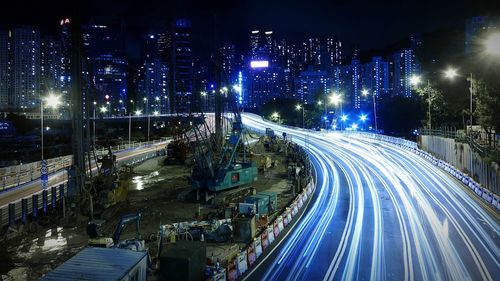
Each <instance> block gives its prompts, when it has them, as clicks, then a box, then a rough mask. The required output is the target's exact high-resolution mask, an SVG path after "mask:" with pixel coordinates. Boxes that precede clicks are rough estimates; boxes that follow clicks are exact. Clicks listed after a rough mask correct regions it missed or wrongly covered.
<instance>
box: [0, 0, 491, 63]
mask: <svg viewBox="0 0 500 281" xmlns="http://www.w3.org/2000/svg"><path fill="white" fill-rule="evenodd" d="M29 2H30V3H29V4H30V5H31V6H33V7H34V9H30V10H28V11H26V13H24V14H22V15H16V14H13V13H8V10H6V9H4V11H3V12H1V17H0V26H2V25H3V26H7V25H12V24H14V25H23V24H28V25H34V26H36V27H39V28H41V31H42V32H45V33H47V32H48V33H53V34H54V33H56V32H57V23H58V21H59V19H60V18H63V17H68V16H70V15H71V14H72V12H73V9H72V6H71V4H69V3H66V2H65V1H58V0H57V1H52V2H53V4H54V5H53V7H52V9H50V10H47V11H44V13H36V12H35V11H37V10H38V9H36V7H38V6H39V5H42V4H41V3H37V2H31V1H29ZM285 4H286V5H285ZM386 4H387V3H386ZM13 5H14V6H13V8H15V7H16V6H17V5H19V4H16V3H14V4H13ZM428 7H432V8H428ZM19 8H21V7H19ZM443 11H444V12H445V16H443ZM424 12H425V14H426V17H425V18H422V17H419V15H420V14H423V13H424ZM499 12H500V7H499V4H498V3H494V1H462V2H458V3H457V2H454V1H440V2H437V3H433V2H431V1H427V0H426V1H424V2H420V3H419V4H418V5H415V6H406V5H405V4H404V3H397V2H395V3H391V5H382V4H380V5H379V4H378V3H372V1H357V2H355V3H345V2H342V1H330V2H328V1H313V2H310V1H309V2H307V3H303V2H301V1H286V3H284V2H283V1H273V2H271V3H268V2H266V1H260V0H259V1H252V2H241V3H232V2H229V1H219V2H217V3H203V2H197V1H148V3H142V2H139V1H120V2H117V1H106V2H102V1H88V2H86V4H85V5H83V6H82V8H81V15H82V16H83V22H85V21H89V20H90V19H91V18H92V17H94V16H103V15H105V16H113V17H119V18H120V19H122V20H124V22H125V23H126V26H127V49H128V50H127V52H128V54H129V56H130V57H131V59H137V60H139V59H140V58H139V57H138V56H135V57H134V54H135V51H136V50H137V49H138V48H140V44H141V42H140V41H141V35H142V34H144V33H148V32H154V31H156V30H158V29H162V28H164V27H165V26H168V25H169V24H171V22H172V21H174V20H175V19H176V18H179V17H188V18H190V20H191V21H192V22H193V26H194V28H193V40H194V42H193V44H194V46H195V47H196V48H195V49H198V51H197V52H199V51H200V50H204V51H202V54H201V55H203V56H208V55H209V52H206V51H207V50H213V39H214V37H215V36H216V35H215V33H217V37H218V38H219V40H218V41H221V42H225V41H229V42H232V43H235V44H236V45H237V47H239V48H241V47H242V46H244V45H245V43H246V42H245V40H246V37H245V34H246V32H247V31H249V30H254V29H268V30H274V31H275V33H276V34H278V35H279V36H280V37H283V38H287V39H289V40H291V41H301V40H305V39H307V38H308V37H331V36H335V37H336V38H337V39H339V40H341V41H343V42H344V43H345V44H346V46H348V47H349V48H352V46H354V45H357V46H359V48H360V49H361V50H363V51H364V50H370V49H376V48H384V47H386V46H389V45H391V44H394V43H396V42H399V41H400V40H403V39H404V38H406V37H407V36H408V35H409V34H412V33H429V32H434V31H436V30H440V29H449V28H461V27H463V21H464V20H465V19H466V18H470V17H473V16H478V15H485V16H488V15H496V14H498V13H499ZM214 15H217V19H216V21H217V30H215V29H214ZM311 15H314V16H311ZM394 22H398V24H397V25H395V24H393V23H394ZM382 31H383V32H382ZM244 47H246V46H244Z"/></svg>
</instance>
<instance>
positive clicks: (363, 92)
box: [361, 89, 378, 132]
mask: <svg viewBox="0 0 500 281" xmlns="http://www.w3.org/2000/svg"><path fill="white" fill-rule="evenodd" d="M361 94H362V95H363V96H365V97H366V96H367V95H368V94H369V92H368V90H367V89H363V90H362V91H361ZM372 101H373V118H374V119H375V120H374V121H375V131H376V132H378V124H377V105H376V103H375V93H372Z"/></svg>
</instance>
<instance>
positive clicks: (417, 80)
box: [410, 71, 452, 130]
mask: <svg viewBox="0 0 500 281" xmlns="http://www.w3.org/2000/svg"><path fill="white" fill-rule="evenodd" d="M448 75H452V72H451V71H450V72H449V74H448ZM420 83H422V77H420V76H419V75H412V76H411V77H410V84H411V85H412V86H414V87H417V86H418V85H419V84H420ZM426 90H427V95H428V98H427V99H428V107H427V115H428V116H429V122H428V125H427V126H428V127H429V130H432V115H431V83H430V81H429V80H427V88H426Z"/></svg>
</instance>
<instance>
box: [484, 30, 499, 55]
mask: <svg viewBox="0 0 500 281" xmlns="http://www.w3.org/2000/svg"><path fill="white" fill-rule="evenodd" d="M484 46H485V49H486V52H487V53H489V54H492V55H495V56H500V33H493V34H490V36H488V38H487V39H486V40H485V41H484Z"/></svg>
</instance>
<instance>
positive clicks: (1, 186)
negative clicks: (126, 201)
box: [0, 138, 167, 191]
mask: <svg viewBox="0 0 500 281" xmlns="http://www.w3.org/2000/svg"><path fill="white" fill-rule="evenodd" d="M166 140H167V138H161V139H158V140H153V141H149V142H132V143H130V145H129V143H124V144H119V145H116V146H113V147H111V150H112V151H113V152H114V153H116V152H122V151H126V150H130V149H137V148H140V147H148V146H150V145H154V144H158V143H161V142H165V141H166ZM107 153H108V150H107V148H101V149H98V150H96V156H97V157H100V156H103V155H106V154H107ZM46 161H47V168H48V170H49V174H53V173H57V172H59V171H61V170H65V169H67V168H69V167H70V166H71V164H72V161H73V157H72V155H66V156H60V157H56V158H51V159H47V160H46ZM86 163H88V160H87V161H86ZM40 168H41V163H40V161H37V162H31V163H27V164H20V165H16V166H10V167H5V168H0V191H3V190H6V189H9V188H13V187H17V186H19V185H22V184H25V183H28V182H30V181H33V180H36V179H39V178H40Z"/></svg>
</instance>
